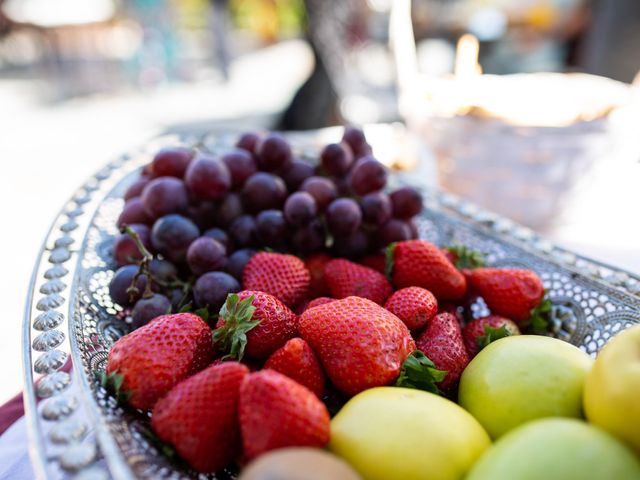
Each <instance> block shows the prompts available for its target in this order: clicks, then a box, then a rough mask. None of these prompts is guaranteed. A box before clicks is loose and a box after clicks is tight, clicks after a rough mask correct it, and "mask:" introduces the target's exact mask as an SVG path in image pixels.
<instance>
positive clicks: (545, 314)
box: [522, 290, 553, 335]
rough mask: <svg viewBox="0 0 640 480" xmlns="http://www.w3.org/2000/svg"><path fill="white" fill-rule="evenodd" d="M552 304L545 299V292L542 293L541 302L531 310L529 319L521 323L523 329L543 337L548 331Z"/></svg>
mask: <svg viewBox="0 0 640 480" xmlns="http://www.w3.org/2000/svg"><path fill="white" fill-rule="evenodd" d="M552 308H553V304H552V303H551V300H549V298H548V297H547V290H545V291H544V296H543V297H542V301H541V302H540V303H539V304H538V305H537V306H536V307H535V308H533V309H532V310H531V315H530V316H529V319H528V320H527V321H525V322H523V323H522V326H523V327H528V330H529V331H530V332H531V333H534V334H536V335H545V334H546V333H547V332H548V331H549V323H550V322H551V314H552V311H551V310H552Z"/></svg>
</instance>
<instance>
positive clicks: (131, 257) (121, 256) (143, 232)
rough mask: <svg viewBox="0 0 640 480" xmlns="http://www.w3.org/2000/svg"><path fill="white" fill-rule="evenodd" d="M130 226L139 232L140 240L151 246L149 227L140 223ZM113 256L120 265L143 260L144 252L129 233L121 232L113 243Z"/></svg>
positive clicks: (148, 246) (147, 246) (146, 245)
mask: <svg viewBox="0 0 640 480" xmlns="http://www.w3.org/2000/svg"><path fill="white" fill-rule="evenodd" d="M129 227H131V229H132V230H133V231H134V232H136V233H137V234H138V237H139V238H140V241H141V242H142V244H143V245H144V246H145V247H146V248H147V249H149V248H151V239H150V235H149V227H147V226H146V225H142V224H139V223H134V224H131V225H129ZM113 256H114V258H115V259H116V263H117V264H118V265H120V266H122V265H127V264H129V263H137V262H139V261H140V260H142V253H141V252H140V250H138V247H137V246H136V242H134V241H133V238H131V236H130V235H128V234H127V233H121V234H120V235H118V236H117V237H116V240H115V242H114V243H113Z"/></svg>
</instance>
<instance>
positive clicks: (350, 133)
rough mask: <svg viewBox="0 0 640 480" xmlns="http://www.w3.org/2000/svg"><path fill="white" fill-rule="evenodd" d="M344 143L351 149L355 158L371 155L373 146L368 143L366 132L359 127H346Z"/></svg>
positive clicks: (343, 137) (343, 136)
mask: <svg viewBox="0 0 640 480" xmlns="http://www.w3.org/2000/svg"><path fill="white" fill-rule="evenodd" d="M342 141H343V142H345V143H346V144H347V145H349V147H350V148H351V151H352V152H353V155H354V157H355V158H360V157H362V156H364V155H370V154H371V146H370V145H369V144H368V143H367V139H366V138H365V136H364V132H363V131H362V130H361V129H360V128H357V127H346V128H345V129H344V134H343V135H342Z"/></svg>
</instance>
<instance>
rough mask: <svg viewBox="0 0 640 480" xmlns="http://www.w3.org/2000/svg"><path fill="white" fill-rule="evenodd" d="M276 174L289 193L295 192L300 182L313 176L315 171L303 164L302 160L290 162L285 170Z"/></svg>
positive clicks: (308, 165)
mask: <svg viewBox="0 0 640 480" xmlns="http://www.w3.org/2000/svg"><path fill="white" fill-rule="evenodd" d="M278 173H279V175H280V177H282V179H283V180H284V183H285V184H286V185H287V188H288V189H289V191H290V192H295V191H296V190H298V188H300V185H302V182H304V181H305V180H306V179H307V178H309V177H312V176H313V174H314V173H315V169H314V168H313V167H312V166H311V165H310V164H308V163H307V162H303V161H302V160H292V161H291V163H290V164H289V165H287V166H286V168H284V169H281V170H280V171H279V172H278Z"/></svg>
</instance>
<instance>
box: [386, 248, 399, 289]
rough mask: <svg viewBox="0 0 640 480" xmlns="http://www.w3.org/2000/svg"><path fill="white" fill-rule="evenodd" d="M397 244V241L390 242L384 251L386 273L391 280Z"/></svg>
mask: <svg viewBox="0 0 640 480" xmlns="http://www.w3.org/2000/svg"><path fill="white" fill-rule="evenodd" d="M396 245H397V243H396V242H393V243H390V244H389V245H388V246H387V248H386V249H385V251H384V260H385V265H384V274H385V276H386V277H387V279H388V280H389V281H390V282H392V281H393V279H392V274H393V254H394V253H395V250H396Z"/></svg>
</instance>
